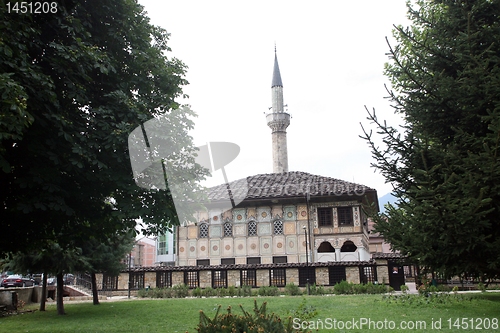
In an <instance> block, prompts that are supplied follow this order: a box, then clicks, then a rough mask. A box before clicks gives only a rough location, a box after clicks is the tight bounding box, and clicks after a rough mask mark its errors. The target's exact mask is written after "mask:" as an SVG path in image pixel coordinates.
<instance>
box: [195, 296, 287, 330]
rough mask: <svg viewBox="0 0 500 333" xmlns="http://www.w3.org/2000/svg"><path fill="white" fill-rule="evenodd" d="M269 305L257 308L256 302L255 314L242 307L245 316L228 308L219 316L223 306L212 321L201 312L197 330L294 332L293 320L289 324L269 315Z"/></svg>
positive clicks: (263, 304) (272, 314)
mask: <svg viewBox="0 0 500 333" xmlns="http://www.w3.org/2000/svg"><path fill="white" fill-rule="evenodd" d="M266 306H267V303H266V302H264V303H262V305H261V306H260V308H259V307H258V306H257V300H255V301H254V309H253V312H254V313H253V314H250V313H249V312H247V311H245V310H244V309H243V307H242V306H241V305H240V308H241V310H242V311H243V315H238V314H234V313H232V311H231V307H228V309H227V313H225V314H219V312H220V308H221V306H220V305H219V308H218V309H217V312H216V314H215V316H214V318H213V319H210V318H208V317H207V315H205V313H203V311H200V323H199V324H198V327H197V328H196V330H197V331H198V332H201V333H208V332H214V333H225V332H247V333H254V332H255V333H256V332H276V333H287V332H294V330H293V327H292V320H291V318H288V320H287V322H286V323H285V322H284V321H282V320H281V318H280V317H279V316H277V315H276V314H274V313H271V314H268V313H267V308H266Z"/></svg>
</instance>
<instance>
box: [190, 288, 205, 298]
mask: <svg viewBox="0 0 500 333" xmlns="http://www.w3.org/2000/svg"><path fill="white" fill-rule="evenodd" d="M191 295H193V297H201V296H203V290H201V288H200V287H196V288H194V289H193V291H192V292H191Z"/></svg>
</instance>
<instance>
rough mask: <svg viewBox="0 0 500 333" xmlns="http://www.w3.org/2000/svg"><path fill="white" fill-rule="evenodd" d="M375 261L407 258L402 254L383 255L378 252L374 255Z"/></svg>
mask: <svg viewBox="0 0 500 333" xmlns="http://www.w3.org/2000/svg"><path fill="white" fill-rule="evenodd" d="M372 258H373V259H404V258H407V256H405V255H402V254H401V253H383V252H376V253H373V254H372Z"/></svg>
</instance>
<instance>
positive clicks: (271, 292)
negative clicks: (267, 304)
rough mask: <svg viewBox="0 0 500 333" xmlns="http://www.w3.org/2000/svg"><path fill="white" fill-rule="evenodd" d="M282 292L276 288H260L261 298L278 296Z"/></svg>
mask: <svg viewBox="0 0 500 333" xmlns="http://www.w3.org/2000/svg"><path fill="white" fill-rule="evenodd" d="M279 294H280V291H279V289H278V287H276V286H269V287H267V286H263V287H260V288H259V296H278V295H279Z"/></svg>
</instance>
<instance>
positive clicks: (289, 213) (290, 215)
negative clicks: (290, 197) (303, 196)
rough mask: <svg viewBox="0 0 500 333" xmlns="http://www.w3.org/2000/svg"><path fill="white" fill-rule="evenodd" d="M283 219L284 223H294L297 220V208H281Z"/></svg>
mask: <svg viewBox="0 0 500 333" xmlns="http://www.w3.org/2000/svg"><path fill="white" fill-rule="evenodd" d="M283 218H284V219H285V221H295V220H296V219H297V208H296V207H295V206H285V207H284V208H283Z"/></svg>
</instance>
